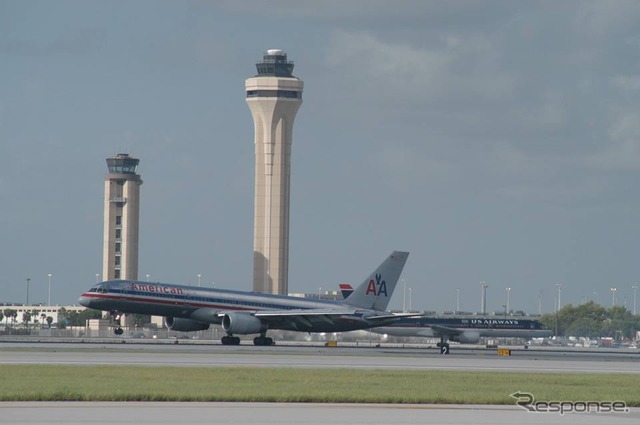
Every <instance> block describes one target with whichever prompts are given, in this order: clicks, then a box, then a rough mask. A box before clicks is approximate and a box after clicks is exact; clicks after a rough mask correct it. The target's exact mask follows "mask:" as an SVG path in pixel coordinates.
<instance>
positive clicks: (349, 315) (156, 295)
mask: <svg viewBox="0 0 640 425" xmlns="http://www.w3.org/2000/svg"><path fill="white" fill-rule="evenodd" d="M408 256H409V253H408V252H401V251H394V252H393V253H392V254H391V255H390V256H389V257H387V259H385V260H384V261H383V262H382V264H380V266H378V268H377V269H376V270H375V271H374V272H373V273H371V275H369V277H367V278H366V279H365V280H364V282H362V284H361V285H360V286H358V287H357V288H356V289H355V290H354V292H353V293H352V294H351V295H350V296H349V299H348V300H342V301H325V300H320V299H317V300H316V299H305V298H298V297H289V296H285V295H270V294H261V293H257V292H243V291H231V290H222V289H209V288H199V287H198V288H196V287H192V286H184V285H173V284H166V283H152V282H140V281H137V280H110V281H106V282H102V283H99V284H96V285H94V286H93V287H91V289H89V290H88V291H87V292H84V293H83V294H82V295H81V296H80V300H79V302H80V304H81V305H83V306H85V307H89V308H94V309H97V310H104V311H109V312H110V313H111V315H112V316H113V317H114V319H115V321H116V324H117V328H116V329H115V333H116V334H117V335H121V334H122V332H123V331H122V328H121V327H120V316H121V315H122V313H139V314H150V315H154V316H164V317H165V323H166V325H167V327H168V328H169V329H172V330H176V331H183V332H189V331H198V330H205V329H208V328H209V326H210V325H211V324H221V325H222V328H223V329H224V331H225V332H226V333H227V335H226V336H224V337H223V338H222V343H223V344H225V345H237V344H240V338H238V337H237V336H233V335H234V334H240V335H246V334H259V336H257V337H255V338H254V339H253V343H254V344H255V345H273V340H272V339H271V338H269V337H267V336H266V333H267V330H268V329H283V330H289V331H299V332H345V331H352V330H358V329H368V328H372V327H374V326H384V325H388V324H391V323H393V322H395V321H398V320H400V319H401V318H402V317H406V316H407V315H396V314H391V313H388V312H386V311H385V310H386V308H387V305H388V304H389V300H390V299H391V295H392V294H393V290H394V289H395V287H396V284H397V282H398V279H399V277H400V273H401V272H402V269H403V268H404V264H405V262H406V261H407V257H408Z"/></svg>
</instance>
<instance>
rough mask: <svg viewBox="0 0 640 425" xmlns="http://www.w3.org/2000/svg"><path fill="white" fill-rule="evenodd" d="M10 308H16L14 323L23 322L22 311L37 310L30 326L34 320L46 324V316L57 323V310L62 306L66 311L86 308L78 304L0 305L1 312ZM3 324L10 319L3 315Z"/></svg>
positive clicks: (1, 324)
mask: <svg viewBox="0 0 640 425" xmlns="http://www.w3.org/2000/svg"><path fill="white" fill-rule="evenodd" d="M8 308H9V309H11V310H16V312H17V316H16V322H15V324H16V325H20V324H22V323H23V321H22V315H23V314H24V313H33V312H34V311H37V312H38V314H37V316H36V317H32V318H31V321H30V322H29V326H32V325H33V324H34V320H37V321H38V323H40V324H42V325H43V326H47V322H46V318H47V317H51V318H52V319H53V321H52V322H51V323H52V324H53V323H58V312H59V311H60V309H62V308H64V309H65V310H66V311H69V312H71V311H76V312H78V313H80V312H82V311H85V310H86V309H87V308H86V307H83V306H78V305H64V306H61V305H0V311H2V313H3V314H4V311H5V310H6V309H8ZM43 314H44V316H45V318H44V321H43V319H42V315H43ZM5 324H8V325H11V320H8V321H7V318H6V317H5V318H4V319H3V320H2V322H0V326H3V325H5Z"/></svg>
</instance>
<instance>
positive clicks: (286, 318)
mask: <svg viewBox="0 0 640 425" xmlns="http://www.w3.org/2000/svg"><path fill="white" fill-rule="evenodd" d="M367 313H371V311H367V310H362V309H345V308H336V309H293V310H261V311H255V312H251V313H249V312H242V314H248V315H251V316H254V317H255V318H257V319H260V320H261V321H263V322H265V323H267V324H268V325H269V327H270V328H274V329H283V328H287V329H289V328H291V329H295V330H299V331H307V330H310V329H313V328H315V327H316V326H322V325H323V324H324V325H325V326H326V325H336V324H338V323H341V322H345V321H346V322H349V321H363V322H367V323H368V324H369V325H370V326H382V325H385V324H389V323H393V322H395V321H396V320H399V319H400V318H401V317H402V316H399V315H394V314H382V315H367ZM226 314H229V312H226V311H220V312H218V316H219V317H220V318H222V317H223V316H225V315H226Z"/></svg>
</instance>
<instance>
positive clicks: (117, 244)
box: [116, 242, 122, 252]
mask: <svg viewBox="0 0 640 425" xmlns="http://www.w3.org/2000/svg"><path fill="white" fill-rule="evenodd" d="M121 245H122V244H121V243H120V242H116V252H120V249H121Z"/></svg>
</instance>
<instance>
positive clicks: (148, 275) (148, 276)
mask: <svg viewBox="0 0 640 425" xmlns="http://www.w3.org/2000/svg"><path fill="white" fill-rule="evenodd" d="M145 276H147V282H149V278H150V277H151V275H150V274H148V273H147V274H146V275H145Z"/></svg>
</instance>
